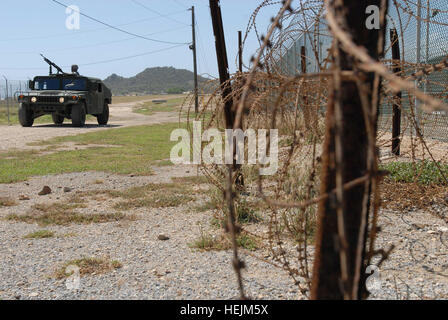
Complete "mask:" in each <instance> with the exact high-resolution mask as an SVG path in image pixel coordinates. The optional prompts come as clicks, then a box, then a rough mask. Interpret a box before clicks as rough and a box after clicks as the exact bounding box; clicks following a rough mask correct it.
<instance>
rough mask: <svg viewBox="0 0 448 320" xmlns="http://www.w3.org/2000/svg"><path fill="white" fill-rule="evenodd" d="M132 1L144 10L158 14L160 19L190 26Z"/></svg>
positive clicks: (134, 0) (135, 0) (133, 0)
mask: <svg viewBox="0 0 448 320" xmlns="http://www.w3.org/2000/svg"><path fill="white" fill-rule="evenodd" d="M131 1H132V2H134V3H135V4H137V5H139V6H141V7H142V8H144V9H146V10H148V11H150V12H153V13H155V14H157V15H158V16H160V17H163V18H166V19H168V20H171V21H174V22H176V23H180V24H183V25H186V26H188V25H189V24H187V23H185V22H181V21H179V20H176V19H173V18H171V17H169V16H167V15H164V14H162V13H160V12H158V11H156V10H154V9H151V8H149V7H147V6H145V5H144V4H142V3H140V2H138V1H137V0H131Z"/></svg>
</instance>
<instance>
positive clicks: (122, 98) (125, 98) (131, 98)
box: [112, 95, 185, 104]
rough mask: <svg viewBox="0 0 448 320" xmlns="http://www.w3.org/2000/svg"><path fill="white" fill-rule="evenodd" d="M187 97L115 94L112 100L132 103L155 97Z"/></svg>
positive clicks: (176, 96) (177, 96)
mask: <svg viewBox="0 0 448 320" xmlns="http://www.w3.org/2000/svg"><path fill="white" fill-rule="evenodd" d="M181 97H183V98H185V96H184V95H145V96H113V97H112V102H113V103H114V104H115V103H132V102H139V101H144V100H153V99H173V98H181Z"/></svg>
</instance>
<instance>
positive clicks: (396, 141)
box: [390, 29, 401, 156]
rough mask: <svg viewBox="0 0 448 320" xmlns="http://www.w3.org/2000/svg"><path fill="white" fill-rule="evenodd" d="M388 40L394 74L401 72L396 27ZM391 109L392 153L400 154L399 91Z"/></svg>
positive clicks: (391, 31) (391, 30)
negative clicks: (394, 64)
mask: <svg viewBox="0 0 448 320" xmlns="http://www.w3.org/2000/svg"><path fill="white" fill-rule="evenodd" d="M390 42H391V44H392V60H394V63H397V65H396V66H395V67H394V68H393V71H394V73H395V74H397V73H401V58H400V42H399V39H398V33H397V30H396V29H390ZM392 108H393V110H392V113H393V115H392V153H393V154H394V155H396V156H399V155H400V142H401V141H400V134H401V91H399V92H397V94H396V95H395V96H394V98H393V107H392Z"/></svg>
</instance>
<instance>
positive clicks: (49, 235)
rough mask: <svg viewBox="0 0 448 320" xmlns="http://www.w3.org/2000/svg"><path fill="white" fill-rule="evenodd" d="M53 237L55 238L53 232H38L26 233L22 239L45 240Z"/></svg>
mask: <svg viewBox="0 0 448 320" xmlns="http://www.w3.org/2000/svg"><path fill="white" fill-rule="evenodd" d="M54 236H55V233H54V232H53V231H49V230H39V231H36V232H31V233H28V234H27V235H26V236H24V237H23V238H24V239H46V238H53V237H54Z"/></svg>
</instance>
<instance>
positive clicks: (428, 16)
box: [424, 0, 431, 94]
mask: <svg viewBox="0 0 448 320" xmlns="http://www.w3.org/2000/svg"><path fill="white" fill-rule="evenodd" d="M426 7H427V8H426V57H425V63H426V64H428V61H429V19H431V16H430V9H429V7H430V5H429V0H428V1H427V3H426ZM427 90H428V77H427V76H426V75H425V83H424V92H425V94H426V91H427Z"/></svg>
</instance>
